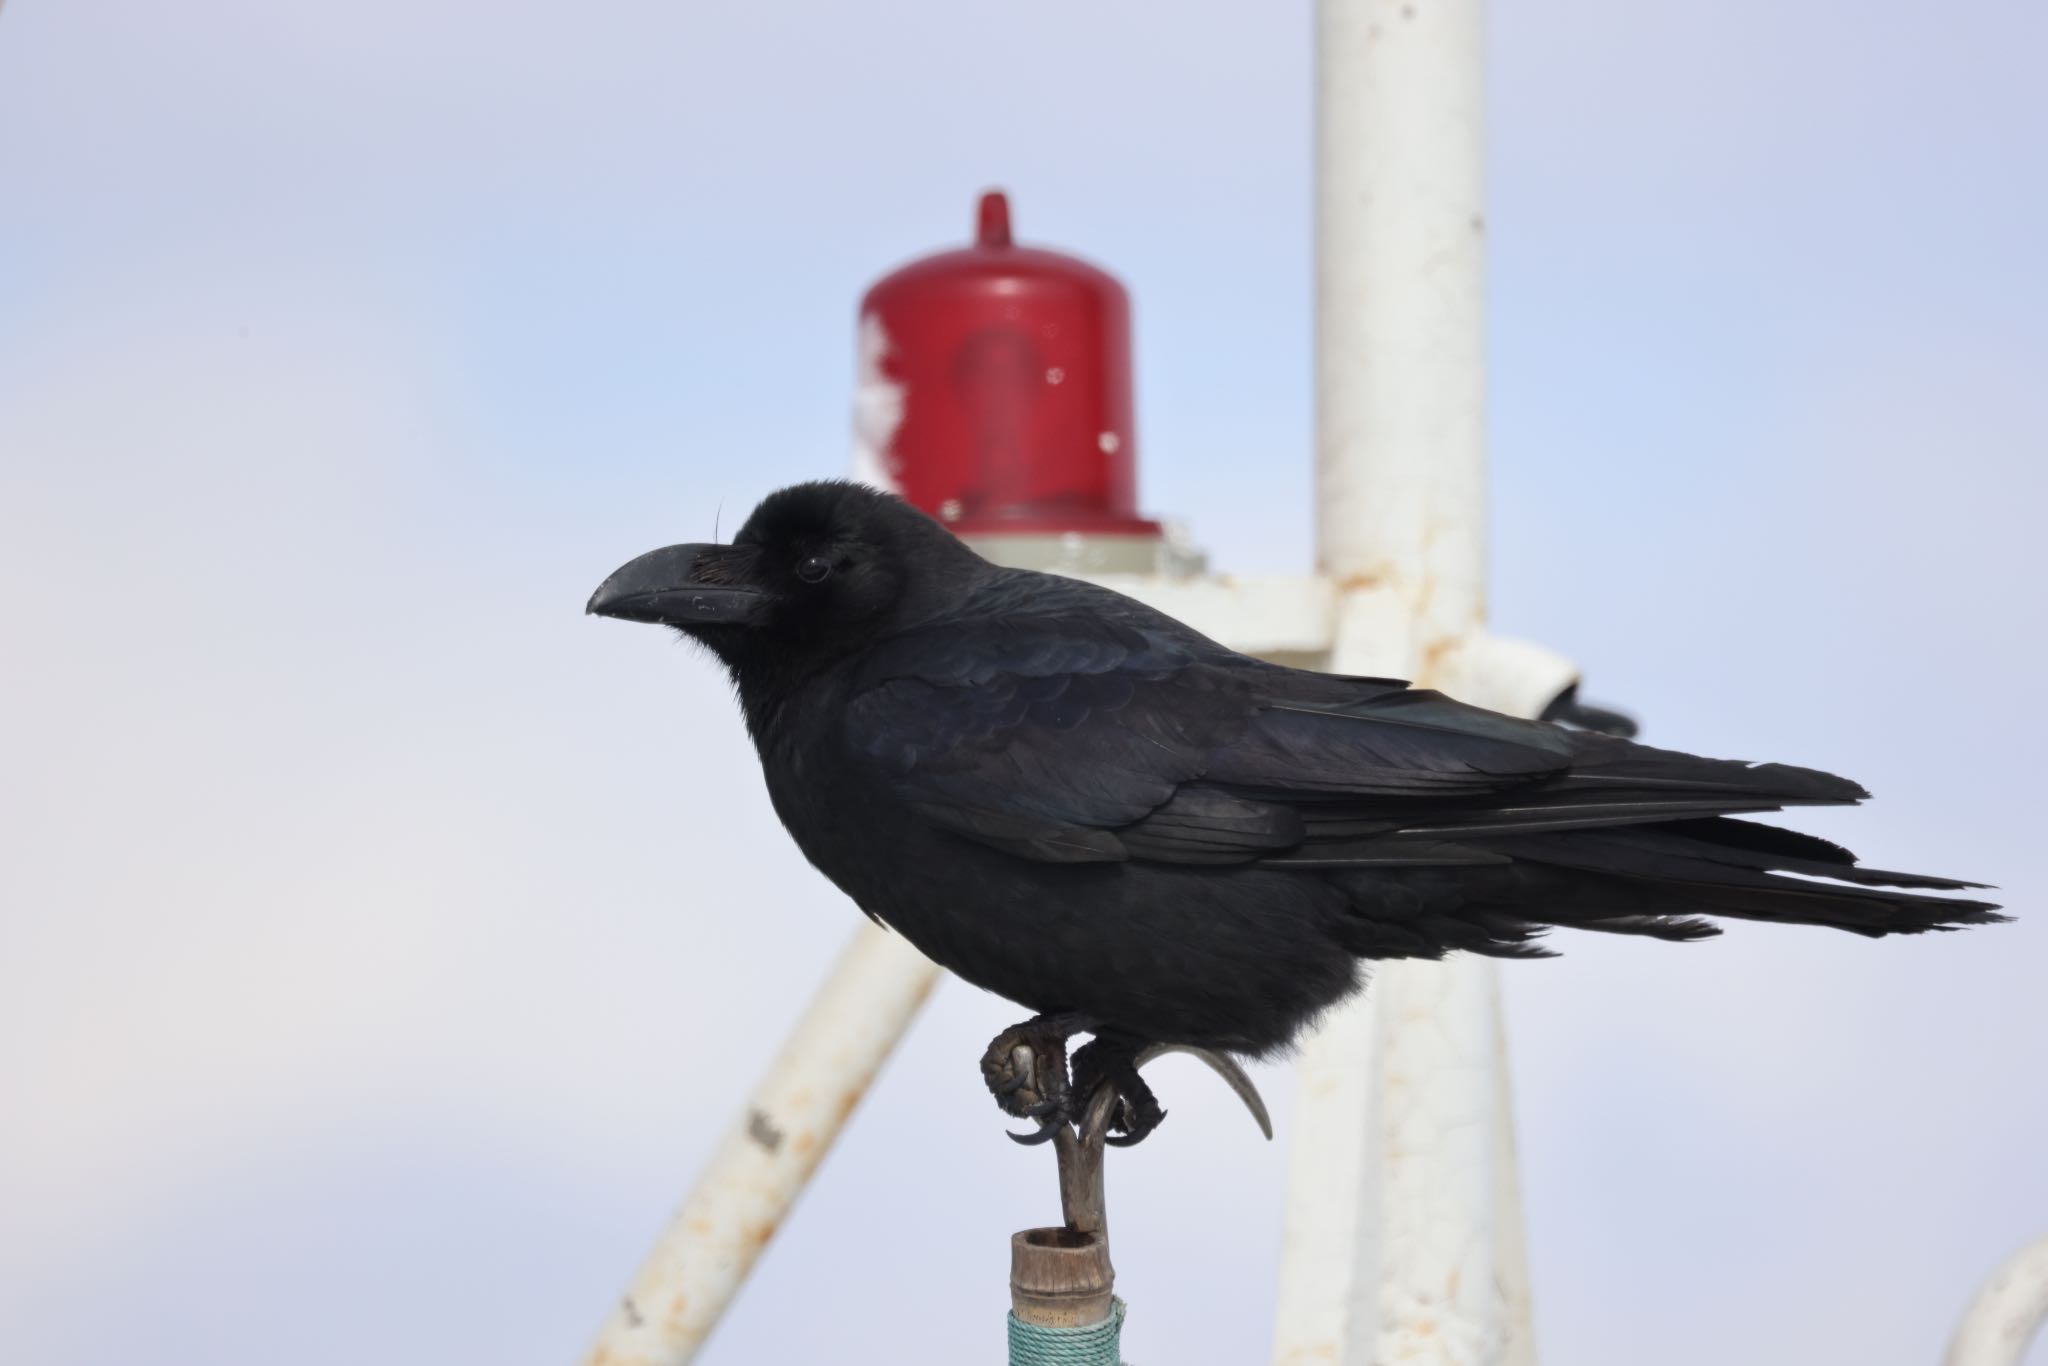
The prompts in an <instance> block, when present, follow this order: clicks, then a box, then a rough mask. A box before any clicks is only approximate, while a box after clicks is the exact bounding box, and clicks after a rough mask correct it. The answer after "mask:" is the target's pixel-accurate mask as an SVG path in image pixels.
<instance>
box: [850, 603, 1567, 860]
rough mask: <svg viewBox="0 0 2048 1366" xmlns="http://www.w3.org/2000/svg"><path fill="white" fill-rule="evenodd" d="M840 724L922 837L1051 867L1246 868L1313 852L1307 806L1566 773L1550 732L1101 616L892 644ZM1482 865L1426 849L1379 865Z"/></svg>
mask: <svg viewBox="0 0 2048 1366" xmlns="http://www.w3.org/2000/svg"><path fill="white" fill-rule="evenodd" d="M846 718H847V729H848V739H849V742H850V744H851V747H852V749H853V751H854V752H855V753H856V754H858V755H860V756H862V757H863V758H865V759H867V760H868V761H870V762H871V763H873V764H874V765H875V766H876V767H877V768H878V769H879V770H880V772H881V774H882V776H883V777H884V779H885V781H886V782H887V783H888V784H889V785H890V787H891V788H892V789H893V790H894V792H895V793H896V794H897V795H898V796H899V797H901V798H902V799H903V800H904V801H906V802H908V803H909V804H910V805H911V806H913V807H914V808H915V809H917V810H918V811H919V812H920V813H921V814H922V815H923V816H924V817H925V818H926V819H928V820H930V821H932V822H933V823H935V824H937V825H940V826H942V827H944V828H947V829H950V830H953V831H955V832H957V833H959V834H962V835H966V836H968V837H969V838H972V839H975V840H978V841H981V842H982V843H985V844H990V845H994V846H996V847H998V848H1002V849H1006V850H1008V851H1010V852H1012V853H1016V854H1019V855H1022V856H1024V857H1027V858H1033V859H1039V860H1045V861H1057V862H1076V861H1078V862H1095V861H1109V860H1118V859H1123V858H1133V857H1135V858H1142V859H1148V860H1154V861H1165V862H1184V863H1241V862H1246V861H1249V860H1253V859H1257V858H1261V857H1265V856H1269V855H1273V854H1277V853H1280V852H1282V851H1285V850H1289V849H1293V848H1295V847H1296V846H1298V845H1300V844H1301V843H1302V841H1303V840H1304V838H1306V836H1307V834H1308V826H1307V823H1306V821H1305V820H1304V817H1303V814H1302V812H1301V810H1300V809H1298V804H1302V803H1311V804H1313V803H1324V802H1331V801H1344V800H1350V801H1354V802H1355V801H1359V800H1372V801H1377V802H1384V803H1399V802H1401V801H1402V800H1404V799H1412V798H1415V797H1437V798H1442V797H1465V798H1477V797H1483V796H1486V795H1488V794H1493V793H1498V792H1501V791H1503V790H1505V789H1509V788H1513V787H1518V786H1524V785H1527V784H1528V783H1529V782H1531V781H1532V780H1535V779H1539V778H1542V777H1545V776H1547V775H1550V774H1554V773H1556V772H1558V771H1560V770H1561V769H1562V768H1563V767H1564V765H1565V764H1566V763H1567V762H1568V757H1567V748H1566V744H1565V741H1564V740H1563V738H1562V732H1559V731H1556V730H1555V729H1554V728H1553V727H1549V726H1542V725H1537V724H1534V723H1530V722H1521V721H1516V720H1513V719H1512V718H1508V717H1500V716H1495V715H1494V714H1492V713H1490V712H1484V711H1479V710H1477V709H1474V708H1470V707H1464V706H1461V705H1459V704H1457V703H1454V702H1451V701H1449V700H1448V699H1446V698H1443V697H1440V696H1438V695H1437V694H1435V693H1429V692H1420V691H1412V690H1408V689H1407V688H1406V687H1405V686H1404V685H1402V684H1399V683H1395V682H1390V681H1388V680H1384V679H1340V678H1333V677H1329V676H1326V675H1320V674H1309V673H1303V672H1299V671H1296V670H1290V669H1279V668H1273V667H1270V666H1267V665H1263V664H1259V663H1258V662H1256V661H1253V660H1249V659H1245V658H1243V657H1241V656H1235V655H1231V654H1229V653H1228V652H1225V651H1223V650H1221V649H1220V648H1217V647H1215V646H1213V645H1210V644H1209V642H1207V641H1203V640H1201V639H1200V638H1199V637H1193V636H1192V635H1191V633H1180V632H1178V631H1169V630H1162V629H1159V628H1158V627H1157V626H1155V625H1154V624H1153V623H1150V622H1146V621H1144V620H1142V619H1139V620H1135V621H1134V620H1129V619H1126V620H1121V621H1120V620H1116V619H1112V618H1109V617H1106V616H1104V615H1091V616H1089V617H1085V618H1077V617H1068V616H1062V617H1057V618H1047V617H1040V616H1024V615H1009V616H998V617H989V618H984V619H979V620H970V621H968V622H964V623H962V622H957V621H956V622H949V623H947V624H946V625H945V626H944V627H943V628H934V629H930V630H926V631H919V632H912V633H909V634H907V635H904V636H901V637H898V638H897V639H896V640H894V641H891V642H888V643H887V644H886V645H885V646H884V647H882V648H880V649H878V650H876V651H875V652H874V654H873V655H872V656H870V658H869V659H868V660H867V661H866V663H865V666H864V668H863V670H862V674H861V678H860V680H859V682H858V683H857V684H856V687H855V690H854V695H853V697H852V698H851V700H850V701H849V704H848V707H847V714H846ZM1399 824H1400V822H1398V821H1393V822H1384V823H1382V824H1381V825H1380V826H1379V828H1380V829H1382V830H1385V829H1389V828H1391V827H1398V825H1399ZM1354 843H1355V841H1354ZM1429 851H1434V853H1433V854H1432V853H1430V852H1429ZM1361 857H1363V856H1361ZM1470 857H1483V856H1477V855H1473V854H1472V851H1469V850H1458V849H1456V848H1455V847H1454V846H1452V845H1451V844H1450V843H1449V842H1448V841H1445V840H1443V839H1441V838H1440V837H1432V838H1431V839H1430V840H1429V841H1426V842H1425V841H1416V842H1413V847H1412V848H1411V849H1409V850H1407V851H1390V850H1387V849H1384V848H1381V849H1376V850H1374V851H1373V854H1372V861H1380V860H1384V859H1387V858H1395V859H1397V860H1398V861H1411V862H1412V861H1435V860H1436V859H1442V860H1444V861H1458V860H1460V859H1465V858H1470Z"/></svg>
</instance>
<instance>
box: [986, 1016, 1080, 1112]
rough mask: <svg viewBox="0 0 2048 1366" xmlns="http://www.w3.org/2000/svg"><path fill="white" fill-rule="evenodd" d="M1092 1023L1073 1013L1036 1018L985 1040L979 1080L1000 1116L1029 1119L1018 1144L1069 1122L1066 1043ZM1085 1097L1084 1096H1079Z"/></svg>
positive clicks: (1071, 1104) (1070, 1093) (1070, 1097)
mask: <svg viewBox="0 0 2048 1366" xmlns="http://www.w3.org/2000/svg"><path fill="white" fill-rule="evenodd" d="M1092 1023H1093V1022H1092V1021H1090V1020H1089V1019H1088V1017H1087V1016H1085V1015H1080V1014H1076V1013H1075V1012H1073V1011H1056V1012H1054V1013H1052V1014H1047V1015H1038V1016H1034V1017H1033V1018H1031V1019H1029V1020H1026V1021H1025V1022H1024V1023H1023V1024H1020V1025H1012V1026H1011V1027H1010V1028H1008V1029H1006V1030H1004V1031H1003V1032H1002V1033H1000V1034H998V1035H996V1036H995V1038H994V1039H992V1040H990V1041H989V1046H988V1050H987V1051H986V1052H985V1053H983V1054H982V1055H981V1075H982V1079H983V1080H984V1081H986V1082H987V1083H988V1089H989V1094H990V1095H992V1096H994V1097H995V1098H996V1104H997V1105H1000V1106H1001V1107H1002V1108H1003V1112H1004V1113H1005V1114H1011V1115H1015V1116H1017V1117H1018V1118H1019V1119H1028V1120H1032V1121H1034V1122H1035V1123H1036V1124H1037V1125H1038V1128H1037V1130H1036V1131H1035V1132H1033V1133H1029V1134H1011V1135H1010V1137H1011V1138H1013V1139H1015V1140H1017V1142H1019V1143H1044V1142H1046V1141H1048V1140H1049V1139H1051V1138H1052V1136H1053V1135H1054V1134H1056V1133H1058V1132H1059V1129H1060V1126H1061V1125H1063V1124H1070V1123H1073V1122H1074V1119H1075V1114H1074V1108H1075V1107H1074V1102H1073V1096H1074V1092H1073V1089H1072V1087H1071V1086H1070V1085H1069V1083H1068V1080H1067V1040H1068V1039H1069V1038H1071V1037H1072V1036H1073V1035H1075V1034H1079V1033H1082V1032H1084V1031H1086V1030H1087V1029H1089V1028H1090V1027H1091V1025H1092ZM1084 1094H1085V1093H1084Z"/></svg>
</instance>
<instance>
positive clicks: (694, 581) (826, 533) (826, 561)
mask: <svg viewBox="0 0 2048 1366" xmlns="http://www.w3.org/2000/svg"><path fill="white" fill-rule="evenodd" d="M985 568H986V562H985V561H983V560H982V559H981V558H980V557H979V556H977V555H976V554H974V552H973V551H971V550H969V549H968V548H967V547H966V546H964V545H962V544H961V543H960V542H959V540H957V539H956V538H955V537H954V536H953V534H952V533H951V532H949V531H947V530H946V529H945V528H944V527H942V526H940V525H939V524H938V523H937V522H935V521H933V520H932V519H931V518H929V517H927V516H925V515H924V514H923V513H922V512H919V511H918V510H917V509H915V508H913V507H911V506H910V505H909V504H907V503H905V502H903V501H902V500H901V499H899V498H894V497H891V496H890V495H888V494H885V493H878V492H876V491H875V490H874V489H871V488H868V487H867V486H865V485H862V484H853V483H846V482H843V481H838V480H832V481H821V482H818V483H811V484H797V485H793V486H792V487H790V488H786V489H782V490H779V491H778V492H775V493H772V494H770V495H768V497H767V498H765V499H763V500H762V502H761V505H760V506H759V507H757V508H755V509H754V513H753V515H752V516H751V517H749V518H747V521H746V525H745V526H743V527H741V528H740V530H739V534H738V535H736V536H735V537H733V541H732V544H731V545H672V546H669V547H667V548H665V549H662V550H654V551H649V552H648V553H647V554H645V555H642V556H641V557H640V558H639V559H637V560H633V561H630V562H629V563H627V564H625V565H622V566H621V567H620V568H619V569H618V570H616V571H615V572H614V573H613V574H612V576H611V577H610V578H608V579H606V580H605V581H604V582H603V583H601V584H599V585H598V589H597V592H595V593H593V594H592V595H591V597H590V603H589V605H588V607H587V608H586V609H585V610H586V611H590V612H594V613H596V614H597V615H599V616H603V617H618V618H620V619H621V620H624V621H648V622H656V623H659V624H661V625H665V626H673V627H675V628H676V629H677V630H679V631H681V632H683V633H684V634H685V635H688V636H691V637H693V638H695V639H697V640H700V641H702V642H703V643H704V644H706V645H708V646H710V647H711V649H712V650H713V651H715V652H716V653H717V654H718V656H719V658H720V659H722V660H724V661H725V662H726V663H727V664H728V665H738V664H741V663H743V662H747V661H750V660H753V659H758V658H761V657H763V656H775V657H780V658H790V657H802V658H806V659H818V658H821V657H830V656H834V655H839V654H844V653H847V652H849V651H851V650H854V649H858V648H859V647H860V646H861V645H862V644H863V643H865V642H866V641H869V640H872V639H874V638H875V637H876V636H879V635H883V634H887V633H888V632H890V631H892V630H894V629H898V628H900V627H902V626H905V625H908V624H910V623H912V622H915V621H919V620H923V619H924V618H925V617H927V616H929V615H931V614H932V613H934V612H936V611H940V610H943V609H944V607H945V606H946V605H947V603H948V602H949V601H950V600H951V599H952V598H953V597H954V596H955V595H957V594H958V593H961V592H964V591H965V590H966V589H967V588H968V587H969V586H970V585H971V584H972V582H973V579H974V576H975V573H974V571H976V570H978V569H985Z"/></svg>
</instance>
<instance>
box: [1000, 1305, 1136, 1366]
mask: <svg viewBox="0 0 2048 1366" xmlns="http://www.w3.org/2000/svg"><path fill="white" fill-rule="evenodd" d="M1123 1332H1124V1302H1123V1301H1122V1300H1118V1299H1112V1300H1111V1301H1110V1302H1109V1317H1108V1318H1106V1319H1104V1320H1103V1321H1102V1322H1100V1323H1091V1324H1089V1325H1087V1326H1086V1327H1083V1328H1041V1327H1039V1326H1038V1325H1037V1324H1033V1323H1026V1322H1024V1321H1023V1320H1022V1319H1020V1318H1018V1317H1017V1316H1016V1315H1015V1314H1012V1315H1010V1366H1122V1359H1121V1357H1120V1355H1119V1351H1120V1347H1121V1344H1122V1341H1123Z"/></svg>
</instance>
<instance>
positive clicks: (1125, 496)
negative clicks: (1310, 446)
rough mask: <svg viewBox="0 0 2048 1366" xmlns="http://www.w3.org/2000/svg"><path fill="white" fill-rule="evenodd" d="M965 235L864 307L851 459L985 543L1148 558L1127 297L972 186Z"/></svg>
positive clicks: (1042, 558)
mask: <svg viewBox="0 0 2048 1366" xmlns="http://www.w3.org/2000/svg"><path fill="white" fill-rule="evenodd" d="M979 217H980V223H979V228H978V231H977V232H976V234H975V241H974V244H973V245H972V246H969V247H966V248H963V249H961V250H957V251H947V252H940V253H939V254H937V255H934V256H926V257H923V258H921V259H919V260H916V261H912V262H911V263H910V264H908V265H906V266H903V267H902V268H901V269H899V270H896V271H893V272H891V273H890V274H888V275H885V276H883V277H882V279H880V280H879V281H877V282H876V283H875V285H874V287H873V288H871V289H870V290H868V292H867V295H866V297H865V298H863V299H862V300H861V307H860V355H859V364H860V381H859V388H858V391H857V398H856V401H855V406H856V410H855V419H854V427H855V441H856V451H855V465H856V472H857V474H858V475H859V476H860V477H861V478H864V479H867V480H869V481H870V482H873V483H875V484H877V485H879V486H881V487H883V488H889V489H893V490H895V491H896V492H898V493H900V494H902V495H903V497H904V498H906V499H907V500H909V501H910V502H911V503H912V504H914V505H916V506H917V507H920V508H922V509H924V510H925V511H926V512H929V513H930V514H932V516H934V517H937V518H938V519H939V520H940V521H942V522H944V523H945V524H946V525H947V526H949V527H951V528H952V529H953V530H954V531H955V532H957V533H959V534H960V535H961V536H962V537H964V538H966V539H969V540H971V541H973V542H974V543H975V545H976V547H977V548H978V549H980V550H982V551H983V553H985V554H989V555H990V556H991V558H995V559H999V560H1003V561H1005V562H1008V563H1019V564H1021V563H1029V564H1034V565H1039V566H1046V565H1048V563H1049V562H1051V561H1058V562H1060V563H1061V565H1062V567H1073V568H1079V569H1098V570H1099V569H1118V570H1149V569H1153V568H1155V567H1157V566H1158V565H1159V563H1160V551H1161V549H1162V548H1163V545H1162V537H1161V531H1160V527H1159V524H1158V523H1157V522H1153V521H1149V520H1147V519H1145V518H1143V517H1140V516H1139V515H1138V513H1137V441H1136V433H1135V430H1134V427H1133V423H1132V413H1131V304H1130V296H1129V295H1128V294H1126V293H1125V292H1124V287H1123V286H1122V285H1120V284H1118V283H1117V281H1116V279H1115V278H1114V277H1113V276H1111V275H1109V274H1107V273H1105V272H1103V271H1101V270H1098V269H1096V268H1095V267H1094V266H1092V265H1089V264H1088V263H1087V262H1086V261H1082V260H1078V259H1076V258H1075V257H1072V256H1066V255H1062V254H1061V253H1059V252H1053V251H1044V250H1041V249H1039V248H1035V247H1020V246H1017V245H1016V244H1015V243H1014V242H1013V241H1012V240H1011V237H1010V204H1009V200H1008V199H1007V198H1006V197H1005V196H1004V195H1003V194H1002V192H1000V191H991V192H989V193H987V194H984V195H983V196H982V197H981V205H980V215H979Z"/></svg>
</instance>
